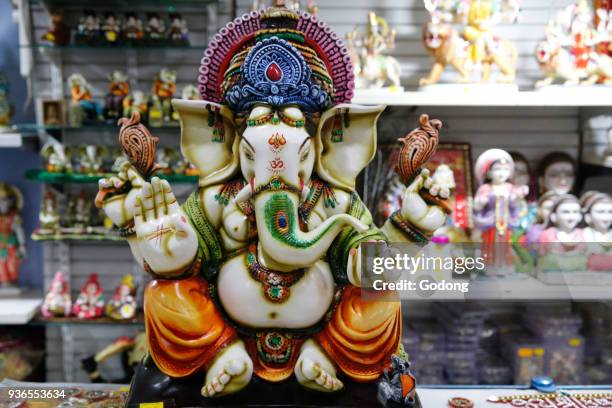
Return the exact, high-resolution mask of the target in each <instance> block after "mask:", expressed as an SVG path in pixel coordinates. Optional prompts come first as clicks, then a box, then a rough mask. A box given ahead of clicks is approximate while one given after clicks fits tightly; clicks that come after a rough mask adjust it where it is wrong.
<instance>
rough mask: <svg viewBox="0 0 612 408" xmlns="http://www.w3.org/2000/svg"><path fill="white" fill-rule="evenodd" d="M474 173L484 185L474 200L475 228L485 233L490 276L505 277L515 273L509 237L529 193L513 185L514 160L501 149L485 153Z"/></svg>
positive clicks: (485, 254) (484, 248)
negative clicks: (521, 204) (521, 205)
mask: <svg viewBox="0 0 612 408" xmlns="http://www.w3.org/2000/svg"><path fill="white" fill-rule="evenodd" d="M474 172H475V175H476V177H477V179H478V180H479V182H480V183H481V185H480V187H479V188H478V191H477V192H476V196H475V197H474V225H475V226H476V227H477V228H478V229H479V230H481V231H482V247H483V256H485V257H486V258H487V260H486V263H487V266H488V268H487V273H488V274H491V275H501V276H503V275H505V274H507V272H508V271H512V270H514V262H515V259H514V258H513V252H512V247H511V245H510V242H511V239H510V238H511V236H512V230H513V229H514V228H516V226H517V225H518V222H519V211H520V203H521V200H523V199H524V197H525V196H526V195H527V193H528V191H527V190H526V188H527V187H526V186H514V185H513V184H512V183H511V182H510V180H511V179H512V176H513V174H514V161H513V160H512V157H511V156H510V155H509V154H508V152H506V151H504V150H501V149H489V150H487V151H485V152H484V153H482V154H481V155H480V156H479V157H478V160H477V161H476V166H475V170H474Z"/></svg>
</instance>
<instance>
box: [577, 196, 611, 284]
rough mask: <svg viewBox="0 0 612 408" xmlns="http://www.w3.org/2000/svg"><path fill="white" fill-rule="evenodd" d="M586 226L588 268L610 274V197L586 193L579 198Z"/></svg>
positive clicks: (584, 232)
mask: <svg viewBox="0 0 612 408" xmlns="http://www.w3.org/2000/svg"><path fill="white" fill-rule="evenodd" d="M580 205H581V206H582V213H583V214H584V222H585V224H586V225H587V227H586V228H584V230H583V234H584V240H585V241H586V242H587V245H588V254H589V260H588V268H589V270H592V271H607V272H612V229H610V226H611V225H612V197H610V196H609V195H608V194H604V193H600V192H597V191H587V192H586V193H584V194H583V195H582V197H580Z"/></svg>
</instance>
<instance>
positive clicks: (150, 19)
mask: <svg viewBox="0 0 612 408" xmlns="http://www.w3.org/2000/svg"><path fill="white" fill-rule="evenodd" d="M165 38H166V26H165V24H164V20H162V19H161V17H160V16H159V14H158V13H147V25H146V27H145V39H146V40H147V42H148V43H150V44H157V43H160V42H161V41H162V40H164V39H165Z"/></svg>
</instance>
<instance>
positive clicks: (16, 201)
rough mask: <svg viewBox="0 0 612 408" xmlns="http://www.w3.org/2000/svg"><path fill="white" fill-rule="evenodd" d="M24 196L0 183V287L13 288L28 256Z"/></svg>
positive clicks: (7, 185) (15, 188)
mask: <svg viewBox="0 0 612 408" xmlns="http://www.w3.org/2000/svg"><path fill="white" fill-rule="evenodd" d="M22 208H23V195H22V194H21V191H19V189H17V187H15V186H11V185H10V184H6V183H3V182H0V286H13V285H16V284H17V280H18V279H19V267H20V265H21V262H22V261H23V259H24V258H25V256H26V240H25V234H24V232H23V223H22V221H21V215H20V212H21V209H22Z"/></svg>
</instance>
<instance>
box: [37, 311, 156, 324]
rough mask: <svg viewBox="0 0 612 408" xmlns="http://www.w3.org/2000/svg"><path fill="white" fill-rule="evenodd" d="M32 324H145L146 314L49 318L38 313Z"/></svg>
mask: <svg viewBox="0 0 612 408" xmlns="http://www.w3.org/2000/svg"><path fill="white" fill-rule="evenodd" d="M30 324H31V325H35V326H66V325H74V326H117V325H126V326H143V325H144V314H143V313H142V311H139V312H138V313H137V314H136V316H135V317H134V318H133V319H127V320H114V319H111V318H110V317H106V316H104V317H99V318H96V319H79V318H77V317H75V316H70V317H54V318H47V317H44V316H42V315H40V314H37V315H36V316H35V317H34V318H33V319H32V320H31V321H30Z"/></svg>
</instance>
